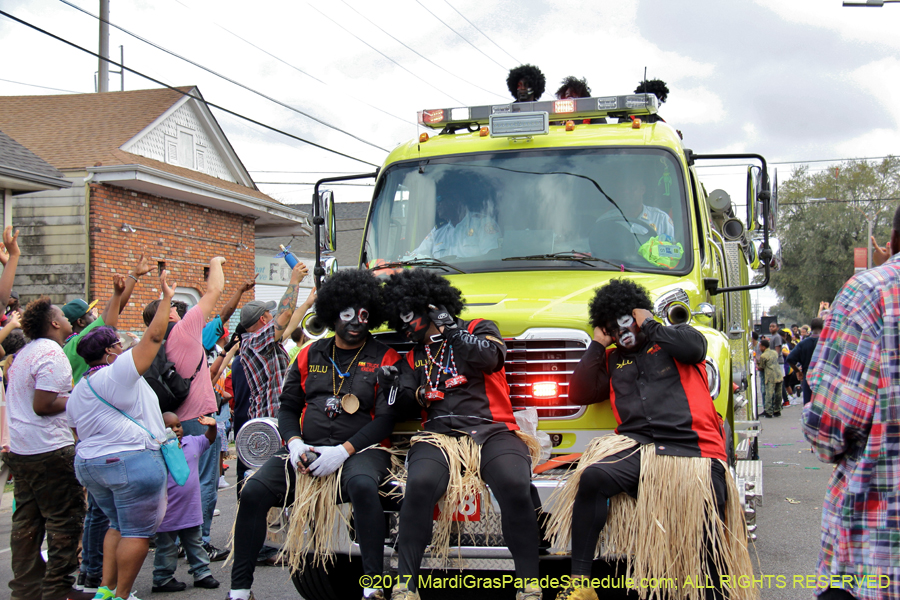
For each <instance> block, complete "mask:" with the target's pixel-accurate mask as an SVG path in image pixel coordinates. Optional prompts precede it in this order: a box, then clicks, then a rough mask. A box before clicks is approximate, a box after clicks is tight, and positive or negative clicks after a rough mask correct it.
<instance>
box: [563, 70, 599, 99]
mask: <svg viewBox="0 0 900 600" xmlns="http://www.w3.org/2000/svg"><path fill="white" fill-rule="evenodd" d="M566 90H572V93H573V94H575V95H574V96H572V97H573V98H590V97H591V88H589V87H588V84H587V78H586V77H582V78H581V79H578V78H577V77H575V76H574V75H569V76H568V77H566V78H565V79H563V80H562V85H561V86H559V89H558V90H556V97H557V98H565V97H566Z"/></svg>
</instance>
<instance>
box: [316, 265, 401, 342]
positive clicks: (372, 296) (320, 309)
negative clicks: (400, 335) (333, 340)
mask: <svg viewBox="0 0 900 600" xmlns="http://www.w3.org/2000/svg"><path fill="white" fill-rule="evenodd" d="M349 307H352V308H356V309H360V308H365V309H366V310H367V311H368V313H369V314H368V323H367V324H368V326H369V327H368V329H376V328H378V327H379V326H380V325H381V324H382V323H384V319H385V313H384V302H383V301H382V298H381V285H380V284H379V283H378V280H377V279H376V278H375V276H374V275H372V273H370V272H369V271H365V270H356V269H346V270H343V271H338V272H337V273H335V274H334V275H332V276H331V277H329V278H328V279H326V280H325V281H324V282H323V283H322V287H321V288H319V291H318V292H317V293H316V314H317V315H318V317H319V318H320V319H322V322H323V323H325V325H326V326H327V327H328V328H329V329H331V330H332V331H336V327H337V326H338V325H339V324H340V323H341V311H343V310H344V309H346V308H349Z"/></svg>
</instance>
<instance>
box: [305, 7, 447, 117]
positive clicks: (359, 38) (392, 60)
mask: <svg viewBox="0 0 900 600" xmlns="http://www.w3.org/2000/svg"><path fill="white" fill-rule="evenodd" d="M306 5H307V6H309V7H310V8H311V9H313V10H314V11H316V12H317V13H319V14H320V15H322V16H323V17H325V18H326V19H328V20H329V21H331V22H332V23H334V24H335V25H337V26H338V27H340V28H341V29H343V30H344V31H346V32H347V33H349V34H350V35H352V36H353V37H355V38H356V39H357V40H359V41H360V42H362V43H363V44H365V45H366V46H368V47H369V48H371V49H372V50H374V51H375V52H377V53H378V54H380V55H381V56H383V57H385V58H386V59H388V60H389V61H391V62H392V63H394V64H395V65H397V66H398V67H400V68H401V69H403V70H404V71H406V72H407V73H409V74H410V75H412V76H413V77H415V78H416V79H418V80H419V81H421V82H422V83H424V84H425V85H427V86H429V87H432V88H434V89H436V90H437V91H439V92H440V93H442V94H444V95H445V96H447V97H448V98H450V99H451V100H453V101H454V102H456V103H457V104H464V103H463V102H461V101H460V100H457V99H456V98H454V97H453V96H451V95H450V94H448V93H447V92H445V91H444V90H442V89H440V88H439V87H437V86H435V85H433V84H431V83H428V82H427V81H425V80H424V79H422V78H421V77H419V76H418V75H416V74H415V73H413V72H412V71H410V70H409V69H407V68H406V67H404V66H403V65H401V64H400V63H398V62H397V61H396V60H394V59H393V58H391V57H390V56H388V55H387V54H385V53H384V52H382V51H381V50H379V49H378V48H376V47H375V46H373V45H372V44H370V43H369V42H367V41H365V40H363V39H362V38H361V37H359V36H358V35H356V34H355V33H353V32H352V31H350V30H349V29H347V28H346V27H344V26H343V25H341V24H340V23H338V22H337V21H335V20H334V19H332V18H331V17H329V16H328V15H326V14H325V13H323V12H322V11H321V10H319V9H318V8H316V7H315V6H313V5H312V4H310V3H309V2H307V3H306Z"/></svg>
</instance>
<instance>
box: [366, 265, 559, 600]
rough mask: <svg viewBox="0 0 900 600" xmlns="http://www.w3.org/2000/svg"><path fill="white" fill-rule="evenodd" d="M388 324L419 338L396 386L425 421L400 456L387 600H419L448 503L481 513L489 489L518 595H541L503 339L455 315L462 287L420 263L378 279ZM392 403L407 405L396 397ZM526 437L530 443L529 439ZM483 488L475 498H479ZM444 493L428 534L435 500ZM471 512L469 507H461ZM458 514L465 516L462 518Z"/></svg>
mask: <svg viewBox="0 0 900 600" xmlns="http://www.w3.org/2000/svg"><path fill="white" fill-rule="evenodd" d="M384 298H385V304H386V305H387V306H389V307H390V308H391V311H390V314H389V315H388V324H389V325H390V327H392V328H394V329H396V330H397V331H398V332H400V333H403V334H405V335H406V337H407V338H408V339H410V340H411V341H413V342H415V343H416V345H415V346H414V347H413V348H412V349H411V350H410V351H409V352H408V353H407V355H406V361H404V364H403V369H402V371H401V387H402V388H403V389H414V390H416V394H415V398H416V400H417V402H411V406H409V407H407V408H412V409H413V412H415V413H418V414H421V415H422V417H423V419H424V421H423V423H422V429H423V430H424V431H422V432H421V433H418V434H416V435H415V436H413V438H412V440H411V448H410V450H409V454H408V456H407V473H408V475H407V479H406V491H405V494H404V498H403V505H402V506H401V508H400V533H399V538H398V539H397V553H398V557H399V564H398V570H397V574H398V576H399V582H400V583H398V584H397V585H396V586H394V588H393V591H392V596H391V597H392V598H393V600H418V599H419V594H418V592H417V591H416V590H417V583H418V574H419V569H420V566H421V564H422V557H423V556H424V554H425V548H426V546H428V544H429V542H431V544H432V547H433V550H432V552H433V553H434V554H435V555H437V556H438V557H443V558H444V559H446V558H447V557H448V554H449V551H450V550H449V546H450V537H451V530H452V529H453V520H452V519H453V514H454V509H453V508H451V507H457V506H459V505H460V502H464V504H465V503H467V504H468V505H470V506H471V504H472V502H471V499H472V498H481V500H480V501H476V504H475V506H474V507H472V508H473V509H475V510H478V509H479V507H480V510H481V511H484V510H487V509H488V508H489V506H488V505H487V502H489V500H488V498H490V495H489V494H488V493H487V491H486V490H485V487H484V484H485V483H486V484H488V485H489V486H490V489H491V492H492V493H493V495H494V497H496V498H497V502H498V504H499V505H500V510H501V524H502V530H503V539H504V540H505V542H506V545H507V547H508V548H509V551H510V553H511V554H512V557H513V562H514V563H515V569H516V578H517V579H518V581H519V583H521V584H522V585H521V586H520V587H519V589H518V590H517V593H516V599H517V600H526V599H527V600H540V598H541V590H540V588H539V587H537V581H538V577H539V573H538V547H539V538H540V535H539V533H538V532H539V529H538V521H537V515H536V511H535V509H536V507H535V504H534V499H533V496H532V493H531V469H532V459H531V457H532V456H533V454H532V452H534V451H535V450H537V451H538V452H539V447H538V448H535V447H534V446H533V445H532V446H529V445H528V444H527V443H526V439H525V438H526V436H521V435H519V434H521V432H520V431H519V426H518V425H516V420H515V418H514V417H513V411H512V404H511V402H510V398H509V386H508V385H507V383H506V376H505V374H504V371H503V365H504V360H505V357H506V345H505V344H504V343H503V339H502V338H501V335H500V331H499V329H497V325H495V324H494V322H493V321H487V320H484V319H475V320H473V321H464V320H462V319H460V318H459V314H460V313H461V312H462V309H463V301H462V294H461V293H460V291H459V290H458V289H456V288H455V287H453V286H451V285H450V282H449V281H447V280H446V279H444V278H443V277H441V276H440V275H438V274H436V273H434V272H432V271H426V270H424V269H411V270H404V271H403V272H401V273H395V274H393V275H391V277H390V279H389V280H388V281H387V283H386V284H385V286H384ZM396 406H397V408H398V410H402V409H403V408H404V405H403V404H400V403H398V404H397V405H396ZM527 441H531V442H536V440H534V439H533V438H531V439H530V440H527ZM479 494H480V496H479ZM442 497H443V499H444V502H443V505H442V506H443V507H444V509H443V510H441V512H440V517H438V521H437V526H436V529H435V539H434V540H433V541H432V521H433V514H434V507H435V505H436V504H437V502H438V500H440V499H441V498H442ZM466 514H467V515H469V514H470V513H466ZM463 518H465V517H463Z"/></svg>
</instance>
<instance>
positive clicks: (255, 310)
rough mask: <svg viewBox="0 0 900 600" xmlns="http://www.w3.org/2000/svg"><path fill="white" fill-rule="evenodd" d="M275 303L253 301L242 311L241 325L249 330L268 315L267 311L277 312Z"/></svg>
mask: <svg viewBox="0 0 900 600" xmlns="http://www.w3.org/2000/svg"><path fill="white" fill-rule="evenodd" d="M275 306H276V305H275V301H274V300H273V301H271V302H263V301H262V300H251V301H250V302H248V303H247V304H245V305H244V308H242V309H241V325H243V326H244V329H249V328H251V327H253V325H254V324H255V323H256V322H257V321H259V318H260V317H261V316H263V315H264V314H266V311H273V310H275Z"/></svg>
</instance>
